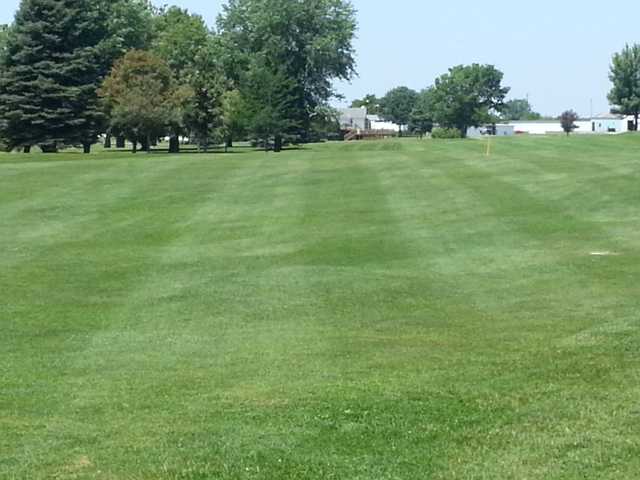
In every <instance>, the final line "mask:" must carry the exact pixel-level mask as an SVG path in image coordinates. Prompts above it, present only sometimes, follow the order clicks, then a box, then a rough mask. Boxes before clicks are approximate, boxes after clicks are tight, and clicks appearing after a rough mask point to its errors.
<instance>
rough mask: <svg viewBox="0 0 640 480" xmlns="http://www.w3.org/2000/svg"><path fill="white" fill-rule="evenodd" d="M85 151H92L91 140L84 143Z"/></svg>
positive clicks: (83, 148)
mask: <svg viewBox="0 0 640 480" xmlns="http://www.w3.org/2000/svg"><path fill="white" fill-rule="evenodd" d="M82 151H83V153H91V144H90V143H89V142H86V143H83V144H82Z"/></svg>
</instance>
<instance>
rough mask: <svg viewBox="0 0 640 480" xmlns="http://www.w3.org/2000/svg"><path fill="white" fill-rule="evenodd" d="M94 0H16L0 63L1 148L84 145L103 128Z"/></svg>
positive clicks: (100, 30)
mask: <svg viewBox="0 0 640 480" xmlns="http://www.w3.org/2000/svg"><path fill="white" fill-rule="evenodd" d="M98 6H99V4H98V3H97V2H95V1H94V0H22V3H21V4H20V8H19V10H18V12H17V14H16V17H15V22H14V24H13V26H12V28H11V29H10V32H9V36H8V38H7V41H6V51H5V55H3V57H2V65H0V137H2V138H3V139H4V140H5V142H6V144H7V146H8V148H11V149H13V148H18V147H24V148H25V149H26V150H28V149H29V148H30V147H31V146H32V145H39V146H40V147H41V148H42V149H43V151H56V150H57V148H58V146H61V145H83V146H84V148H85V152H87V151H88V150H89V149H90V146H91V144H92V143H94V142H95V140H96V139H97V135H98V133H99V132H100V131H101V129H102V125H103V122H104V114H103V113H102V111H101V109H100V108H99V105H98V97H97V92H96V91H97V88H98V85H99V83H100V81H101V70H103V68H102V67H101V64H100V58H99V54H100V48H99V45H100V42H101V41H103V40H104V38H105V37H106V35H107V31H106V26H105V23H104V22H103V21H100V11H99V10H100V9H99V8H98Z"/></svg>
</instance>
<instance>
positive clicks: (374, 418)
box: [0, 135, 640, 480]
mask: <svg viewBox="0 0 640 480" xmlns="http://www.w3.org/2000/svg"><path fill="white" fill-rule="evenodd" d="M493 152H494V153H493V155H492V156H491V157H488V158H487V157H485V156H484V144H483V143H482V142H481V141H473V140H468V141H450V142H449V141H441V142H432V141H427V140H425V141H422V142H421V141H417V140H405V141H395V140H390V141H384V142H370V143H369V142H364V143H350V144H327V145H319V146H312V147H308V148H304V149H301V150H294V151H287V152H284V153H282V154H280V155H273V154H265V153H263V152H251V151H242V150H237V151H236V153H233V154H228V155H222V154H219V155H184V156H168V155H145V154H138V155H137V156H133V155H131V154H126V153H100V154H95V155H92V156H89V157H85V156H82V155H77V154H61V155H53V156H48V155H42V154H33V155H31V156H25V155H18V154H11V155H10V154H6V155H0V184H1V188H0V292H1V293H0V332H1V333H0V478H7V479H29V480H34V479H50V478H57V479H94V478H96V479H136V480H137V479H145V480H146V479H180V480H196V479H200V480H202V479H264V480H271V479H294V478H296V479H331V478H335V479H376V480H379V479H403V480H406V479H425V478H432V479H443V480H444V479H447V480H450V479H472V478H473V479H481V478H487V479H489V478H491V479H504V478H517V479H525V478H526V479H551V478H558V479H560V478H562V479H594V480H595V479H598V480H602V479H620V478H635V477H636V476H637V473H638V472H639V471H640V404H639V403H638V399H639V398H640V349H639V347H640V320H639V313H640V291H639V287H638V278H639V275H640V136H634V135H629V136H621V137H608V136H605V137H575V138H564V137H549V138H510V139H498V140H496V141H495V143H494V148H493Z"/></svg>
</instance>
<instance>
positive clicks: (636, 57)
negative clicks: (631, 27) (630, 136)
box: [609, 44, 640, 130]
mask: <svg viewBox="0 0 640 480" xmlns="http://www.w3.org/2000/svg"><path fill="white" fill-rule="evenodd" d="M609 79H610V80H611V82H612V83H613V88H612V89H611V91H610V92H609V102H611V104H612V105H614V109H613V111H614V113H622V114H624V115H633V117H634V130H638V117H640V45H637V44H635V45H632V46H629V45H626V46H625V47H624V49H623V50H622V51H621V52H619V53H616V54H614V55H613V59H612V62H611V70H610V73H609Z"/></svg>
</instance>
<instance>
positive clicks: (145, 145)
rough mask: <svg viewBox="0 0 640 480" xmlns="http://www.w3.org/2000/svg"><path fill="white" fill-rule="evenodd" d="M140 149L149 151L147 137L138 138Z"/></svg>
mask: <svg viewBox="0 0 640 480" xmlns="http://www.w3.org/2000/svg"><path fill="white" fill-rule="evenodd" d="M140 150H142V151H143V152H147V153H149V151H150V150H151V149H150V148H149V137H142V140H140Z"/></svg>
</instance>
